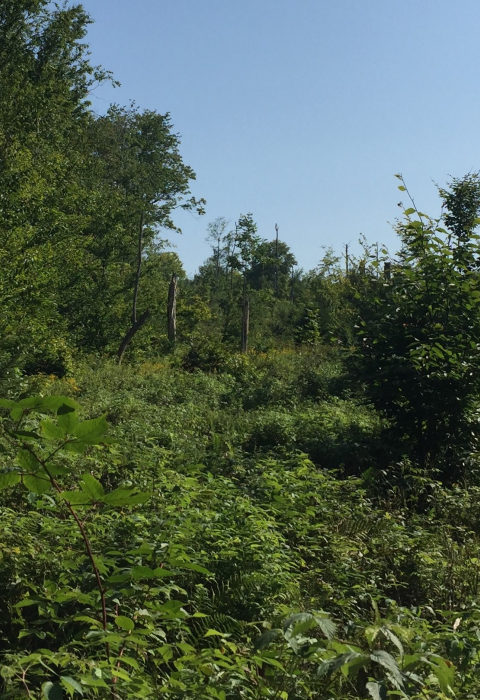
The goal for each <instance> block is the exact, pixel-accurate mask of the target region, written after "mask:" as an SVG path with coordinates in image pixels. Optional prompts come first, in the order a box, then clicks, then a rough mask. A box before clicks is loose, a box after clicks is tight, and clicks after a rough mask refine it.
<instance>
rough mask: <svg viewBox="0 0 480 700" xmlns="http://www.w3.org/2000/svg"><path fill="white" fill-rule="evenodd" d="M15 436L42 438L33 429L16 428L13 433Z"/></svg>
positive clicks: (27, 438) (26, 438) (31, 438)
mask: <svg viewBox="0 0 480 700" xmlns="http://www.w3.org/2000/svg"><path fill="white" fill-rule="evenodd" d="M11 434H12V435H13V437H16V438H19V439H20V440H41V439H42V438H41V436H40V435H39V434H38V433H34V432H32V431H31V430H16V431H15V432H13V433H11Z"/></svg>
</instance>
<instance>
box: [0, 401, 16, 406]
mask: <svg viewBox="0 0 480 700" xmlns="http://www.w3.org/2000/svg"><path fill="white" fill-rule="evenodd" d="M16 405H17V403H16V401H12V400H11V399H0V408H14V407H15V406H16Z"/></svg>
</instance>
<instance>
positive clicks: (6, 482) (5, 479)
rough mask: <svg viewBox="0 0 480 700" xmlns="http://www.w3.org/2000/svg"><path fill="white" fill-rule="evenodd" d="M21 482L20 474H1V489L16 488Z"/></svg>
mask: <svg viewBox="0 0 480 700" xmlns="http://www.w3.org/2000/svg"><path fill="white" fill-rule="evenodd" d="M20 480H21V476H20V474H19V473H18V472H0V489H6V488H8V487H9V486H15V484H18V482H19V481H20Z"/></svg>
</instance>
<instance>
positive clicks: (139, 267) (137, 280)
mask: <svg viewBox="0 0 480 700" xmlns="http://www.w3.org/2000/svg"><path fill="white" fill-rule="evenodd" d="M144 216H145V215H144V213H143V211H142V214H141V216H140V229H139V232H138V257H137V275H136V277H135V288H134V290H133V305H132V328H133V326H134V325H135V324H136V322H137V299H138V288H139V286H140V272H141V270H142V253H143V223H144Z"/></svg>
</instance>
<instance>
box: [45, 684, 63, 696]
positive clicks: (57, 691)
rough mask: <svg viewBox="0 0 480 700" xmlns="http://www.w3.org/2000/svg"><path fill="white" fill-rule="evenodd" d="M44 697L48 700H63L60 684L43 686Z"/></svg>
mask: <svg viewBox="0 0 480 700" xmlns="http://www.w3.org/2000/svg"><path fill="white" fill-rule="evenodd" d="M42 692H43V696H44V697H45V698H47V700H63V690H62V686H61V685H60V683H51V682H50V681H49V682H48V683H44V684H43V686H42Z"/></svg>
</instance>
